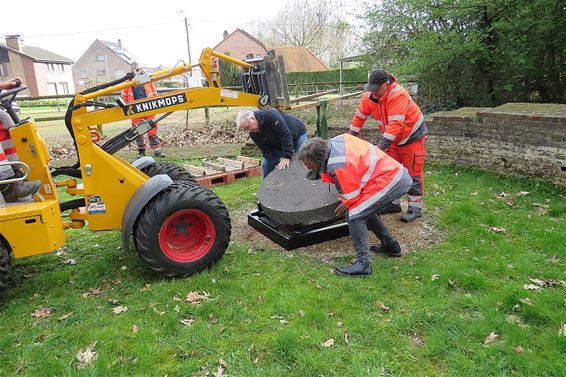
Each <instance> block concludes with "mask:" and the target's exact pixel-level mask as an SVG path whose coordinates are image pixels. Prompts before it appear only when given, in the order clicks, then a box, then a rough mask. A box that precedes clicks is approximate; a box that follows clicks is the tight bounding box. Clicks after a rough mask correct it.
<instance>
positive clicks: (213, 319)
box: [208, 313, 218, 325]
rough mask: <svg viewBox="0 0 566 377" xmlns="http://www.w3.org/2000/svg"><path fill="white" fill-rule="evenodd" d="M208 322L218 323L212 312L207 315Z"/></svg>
mask: <svg viewBox="0 0 566 377" xmlns="http://www.w3.org/2000/svg"><path fill="white" fill-rule="evenodd" d="M208 322H210V323H212V324H213V325H215V324H217V323H218V318H216V317H215V316H214V314H212V313H210V314H209V315H208Z"/></svg>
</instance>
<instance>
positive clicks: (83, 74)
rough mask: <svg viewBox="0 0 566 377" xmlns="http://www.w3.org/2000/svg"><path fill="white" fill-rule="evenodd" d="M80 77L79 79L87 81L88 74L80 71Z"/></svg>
mask: <svg viewBox="0 0 566 377" xmlns="http://www.w3.org/2000/svg"><path fill="white" fill-rule="evenodd" d="M80 75H81V76H80V77H81V79H88V73H87V72H86V71H81V72H80Z"/></svg>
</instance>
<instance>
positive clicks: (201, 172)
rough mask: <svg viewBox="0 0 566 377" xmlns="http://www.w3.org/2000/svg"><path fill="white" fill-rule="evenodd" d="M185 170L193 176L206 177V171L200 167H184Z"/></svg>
mask: <svg viewBox="0 0 566 377" xmlns="http://www.w3.org/2000/svg"><path fill="white" fill-rule="evenodd" d="M184 167H185V169H188V170H189V171H190V172H191V174H193V175H206V169H204V168H202V167H200V166H193V165H185V166H184Z"/></svg>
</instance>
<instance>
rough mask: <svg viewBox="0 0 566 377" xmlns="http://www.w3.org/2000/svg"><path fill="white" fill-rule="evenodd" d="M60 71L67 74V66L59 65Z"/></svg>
mask: <svg viewBox="0 0 566 377" xmlns="http://www.w3.org/2000/svg"><path fill="white" fill-rule="evenodd" d="M59 70H60V71H61V72H65V64H59Z"/></svg>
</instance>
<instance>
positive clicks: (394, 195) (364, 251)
mask: <svg viewBox="0 0 566 377" xmlns="http://www.w3.org/2000/svg"><path fill="white" fill-rule="evenodd" d="M412 182H413V180H412V178H411V176H410V175H409V172H408V171H407V169H405V168H403V175H402V177H401V179H400V180H399V181H398V182H397V183H396V184H395V185H394V186H393V187H391V189H390V190H389V192H387V194H385V195H384V196H383V197H382V198H381V199H379V200H378V201H377V202H375V203H374V204H373V205H372V206H371V207H369V208H367V209H366V210H364V211H363V212H362V213H361V214H360V215H358V216H356V217H355V218H350V216H349V215H346V217H347V219H348V228H349V229H350V236H351V237H352V241H353V243H354V249H355V251H356V258H357V259H358V260H359V261H361V262H366V261H369V260H370V259H371V258H370V254H369V234H368V229H369V230H371V231H372V232H373V233H374V234H375V235H376V237H377V238H378V239H379V240H380V241H381V242H382V243H383V244H389V243H391V242H393V241H394V240H395V238H394V237H393V236H392V235H391V233H390V232H389V229H387V227H386V226H385V224H383V222H382V221H381V219H380V218H379V215H377V213H379V212H380V211H381V210H383V208H385V207H387V206H388V205H389V204H390V203H391V202H393V201H394V200H398V199H399V198H400V197H402V196H403V195H405V194H406V193H407V191H408V190H409V188H410V187H411V184H412Z"/></svg>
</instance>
